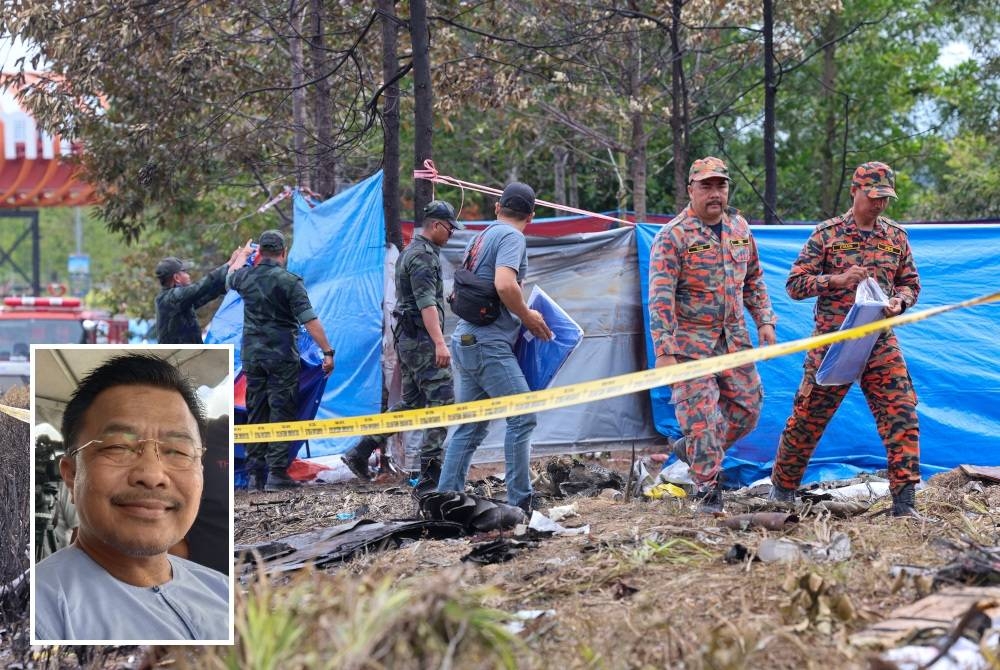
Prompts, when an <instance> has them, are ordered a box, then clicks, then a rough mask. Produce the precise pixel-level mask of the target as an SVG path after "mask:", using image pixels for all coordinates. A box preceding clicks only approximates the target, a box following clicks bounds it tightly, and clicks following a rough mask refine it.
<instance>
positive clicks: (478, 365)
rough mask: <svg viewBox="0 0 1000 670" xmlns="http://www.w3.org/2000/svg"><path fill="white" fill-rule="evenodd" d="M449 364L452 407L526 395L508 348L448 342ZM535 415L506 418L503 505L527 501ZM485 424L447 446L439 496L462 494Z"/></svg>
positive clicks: (459, 433)
mask: <svg viewBox="0 0 1000 670" xmlns="http://www.w3.org/2000/svg"><path fill="white" fill-rule="evenodd" d="M451 352H452V360H453V361H454V363H455V369H456V370H457V371H458V380H459V383H458V389H457V393H456V396H455V400H456V402H469V401H472V400H483V399H485V398H497V397H500V396H505V395H513V394H515V393H527V392H528V391H529V390H530V389H529V388H528V382H527V381H525V379H524V373H523V372H521V367H520V366H519V365H518V364H517V358H515V357H514V352H513V351H512V350H511V348H510V346H509V345H507V344H505V343H503V342H495V343H494V342H489V343H477V344H469V345H465V346H463V345H462V344H460V343H459V342H456V341H455V340H452V343H451ZM535 423H536V421H535V415H534V414H522V415H520V416H511V417H507V435H506V437H505V438H504V443H503V446H504V461H505V465H506V471H507V477H506V480H507V481H506V483H507V502H508V503H510V504H511V505H520V504H522V503H524V502H526V501H528V500H529V499H530V497H531V470H530V468H529V460H530V459H531V431H533V430H534V429H535ZM489 424H490V422H489V421H479V422H477V423H463V424H461V425H460V426H459V427H458V428H457V429H456V430H455V433H454V434H453V435H452V436H451V439H450V440H449V441H448V443H447V444H446V445H445V450H444V464H443V465H442V466H441V478H440V479H439V480H438V488H437V490H438V491H464V490H465V478H466V477H467V476H468V474H469V465H470V464H471V463H472V454H473V453H475V451H476V449H477V448H478V447H479V445H480V444H481V443H482V441H483V438H485V437H486V430H487V428H488V427H489Z"/></svg>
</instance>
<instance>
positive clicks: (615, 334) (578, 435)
mask: <svg viewBox="0 0 1000 670" xmlns="http://www.w3.org/2000/svg"><path fill="white" fill-rule="evenodd" d="M530 232H531V229H530V227H529V228H528V233H529V236H528V238H527V239H528V276H527V278H526V281H525V287H524V288H525V295H527V292H528V291H530V289H531V286H532V285H533V284H538V285H539V286H540V287H541V288H543V289H544V290H545V292H546V293H548V294H549V296H550V297H551V298H552V299H553V300H555V301H556V302H557V303H558V304H559V306H560V307H562V308H563V309H564V310H566V312H567V313H568V314H569V315H570V316H571V317H573V319H574V320H575V321H576V322H577V323H578V324H580V327H581V328H583V341H582V342H581V343H580V346H579V347H578V348H577V349H576V350H575V351H574V352H573V353H572V354H571V355H570V357H569V359H568V360H567V361H566V364H565V365H564V366H563V367H562V369H561V370H559V372H558V373H557V374H556V376H555V379H554V380H553V382H552V385H551V386H552V387H555V386H566V385H568V384H575V383H578V382H584V381H591V380H595V379H603V378H605V377H612V376H615V375H620V374H625V373H628V372H635V371H636V370H642V369H645V367H646V357H645V349H644V347H645V344H644V338H645V333H644V331H643V322H642V305H641V302H640V295H641V292H640V290H639V271H638V262H637V259H636V245H635V231H634V230H633V228H632V227H631V226H629V227H624V228H618V229H615V230H609V231H605V232H599V233H580V234H575V235H564V236H561V237H533V236H531V235H530ZM477 233H478V231H476V230H465V231H459V232H457V233H456V234H455V236H454V237H453V238H452V239H451V241H450V242H449V243H448V245H447V247H446V248H445V249H444V252H443V254H442V256H443V259H444V260H445V261H446V262H445V263H444V264H443V265H444V275H445V282H446V284H447V285H446V287H445V292H446V293H447V292H449V291H450V282H451V276H452V272H453V270H454V268H455V267H457V266H458V264H459V263H460V262H461V260H462V253H463V251H464V249H465V245H466V243H467V242H468V241H469V239H471V237H473V236H474V235H476V234H477ZM445 316H446V323H445V331H446V333H447V334H448V336H450V333H451V331H452V330H453V329H454V328H455V325H456V323H457V317H455V316H454V315H453V314H452V313H451V310H450V309H449V308H447V307H446V308H445ZM456 382H457V380H456ZM504 429H505V422H504V420H502V419H499V420H496V421H494V422H493V425H492V426H491V427H490V431H489V433H488V434H487V436H486V440H485V441H484V442H483V445H482V446H481V447H480V449H479V451H477V452H476V456H475V459H474V460H475V461H476V462H485V461H502V460H503V438H504ZM665 439H666V438H664V437H663V436H661V435H659V434H658V433H657V432H656V430H655V429H654V427H653V421H652V418H651V416H650V405H649V393H647V392H641V393H633V394H631V395H626V396H621V397H618V398H611V399H608V400H602V401H597V402H592V403H587V404H583V405H574V406H572V407H566V408H563V409H555V410H549V411H546V412H540V413H539V414H538V426H537V427H536V428H535V431H534V433H533V434H532V438H531V444H532V456H540V455H544V454H547V453H548V454H555V453H571V452H582V451H598V450H606V449H613V448H622V447H628V446H630V445H632V444H633V443H634V444H636V445H637V446H644V445H647V444H649V443H652V442H664V441H665Z"/></svg>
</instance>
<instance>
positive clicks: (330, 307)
mask: <svg viewBox="0 0 1000 670" xmlns="http://www.w3.org/2000/svg"><path fill="white" fill-rule="evenodd" d="M314 204H315V203H312V202H310V201H308V200H306V199H305V198H303V197H302V196H301V195H299V194H298V193H296V195H295V196H294V197H293V207H294V229H293V235H292V246H291V249H290V251H289V254H288V270H289V271H290V272H293V273H295V274H297V275H299V276H301V277H302V279H303V281H304V282H305V286H306V291H308V293H309V299H310V301H311V302H312V305H313V309H314V310H315V312H316V314H317V315H318V317H319V319H320V322H321V323H322V324H323V329H324V330H325V331H326V336H327V339H329V340H330V344H331V345H332V346H333V347H334V349H335V350H336V352H337V355H336V368H335V369H334V372H333V374H332V375H330V377H329V379H327V382H326V390H325V391H324V393H323V398H322V400H321V401H320V403H319V407H318V409H317V410H316V415H315V418H317V419H333V418H340V417H345V416H359V415H365V414H376V413H378V412H379V410H380V408H381V403H382V368H381V364H380V356H381V348H380V342H381V339H382V287H383V257H384V255H385V218H384V215H383V210H382V172H381V171H379V172H378V173H376V174H375V175H373V176H372V177H369V178H368V179H366V180H364V181H362V182H360V183H358V184H356V185H354V186H352V187H351V188H349V189H347V190H345V191H343V192H341V193H338V194H337V195H335V196H334V197H332V198H330V199H329V200H326V201H325V202H322V203H319V204H315V206H313V205H314ZM242 331H243V304H242V301H241V300H240V297H239V296H238V295H236V293H235V292H233V291H230V292H229V294H228V295H227V296H226V297H225V299H224V300H223V303H222V306H221V307H220V308H219V311H218V312H217V313H216V315H215V317H214V318H213V319H212V323H211V325H210V326H209V334H208V337H207V338H206V341H211V342H214V343H224V344H233V345H234V347H235V349H236V356H235V365H236V368H237V369H240V367H241V359H240V338H241V337H242ZM305 337H306V338H308V335H305ZM303 401H304V402H306V403H309V399H306V398H304V399H303ZM310 404H311V403H310ZM303 418H306V417H303ZM356 441H357V438H347V439H324V440H310V442H309V445H310V452H311V455H313V456H323V455H328V454H333V453H339V452H342V451H344V450H345V449H347V448H348V447H349V446H350V445H351V444H353V443H354V442H356Z"/></svg>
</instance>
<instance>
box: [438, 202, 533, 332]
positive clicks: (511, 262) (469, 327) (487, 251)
mask: <svg viewBox="0 0 1000 670" xmlns="http://www.w3.org/2000/svg"><path fill="white" fill-rule="evenodd" d="M482 235H483V242H482V244H481V245H480V247H479V253H478V255H477V256H476V264H475V265H474V266H473V268H472V269H473V272H475V273H476V276H478V277H482V278H483V279H489V280H492V279H493V278H494V276H495V275H496V268H498V267H508V268H510V269H512V270H515V271H516V272H517V280H518V282H523V281H524V276H525V275H526V274H527V273H528V245H527V242H526V241H525V239H524V234H523V233H522V232H521V231H520V230H518V229H517V228H514V227H513V226H510V225H508V224H506V223H503V222H501V221H494V222H493V223H491V224H490V225H489V226H488V227H487V228H486V230H485V231H484V232H483V233H482ZM477 237H478V236H477ZM475 241H476V238H475V237H474V238H472V240H471V241H470V242H469V246H471V245H472V244H474V243H475ZM466 252H468V247H466ZM463 258H464V255H463ZM520 331H521V320H520V319H519V318H517V317H516V316H514V315H513V314H511V313H510V312H509V311H508V310H507V308H506V307H504V306H502V305H501V307H500V317H499V318H498V319H497V320H496V321H494V322H493V323H491V324H489V325H488V326H475V325H473V324H471V323H469V322H468V321H465V320H464V319H459V321H458V326H457V327H456V328H455V332H454V333H453V334H452V338H453V340H455V341H456V342H457V341H458V340H459V338H460V337H461V336H462V335H465V334H470V333H471V334H472V335H475V336H476V341H477V342H506V343H507V344H509V345H510V346H511V347H512V348H513V346H514V342H516V341H517V335H518V333H519V332H520Z"/></svg>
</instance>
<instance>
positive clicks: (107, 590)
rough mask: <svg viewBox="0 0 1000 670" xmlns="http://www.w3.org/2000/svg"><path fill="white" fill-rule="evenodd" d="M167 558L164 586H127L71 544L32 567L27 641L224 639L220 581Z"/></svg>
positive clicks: (223, 584)
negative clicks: (31, 634)
mask: <svg viewBox="0 0 1000 670" xmlns="http://www.w3.org/2000/svg"><path fill="white" fill-rule="evenodd" d="M169 559H170V567H171V569H172V571H173V576H172V577H171V579H170V581H169V582H167V583H165V584H161V585H160V586H153V587H144V586H132V585H131V584H126V583H125V582H123V581H119V580H118V579H115V578H114V577H112V576H111V574H109V573H108V571H107V570H105V569H104V568H102V567H101V566H100V565H98V564H97V563H96V562H94V560H93V559H92V558H90V556H88V555H87V554H86V553H85V552H84V551H83V550H82V549H80V548H79V547H77V546H76V545H72V546H69V547H66V548H65V549H60V550H59V551H57V552H56V553H54V554H52V555H51V556H49V557H48V558H46V559H44V560H42V561H40V562H39V563H38V565H36V566H35V600H34V603H35V639H38V640H81V641H83V640H94V641H97V640H228V639H229V581H228V579H227V578H226V576H225V575H223V574H222V573H221V572H217V571H215V570H211V569H209V568H206V567H203V566H201V565H198V564H197V563H194V562H192V561H188V560H185V559H183V558H179V557H177V556H169Z"/></svg>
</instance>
